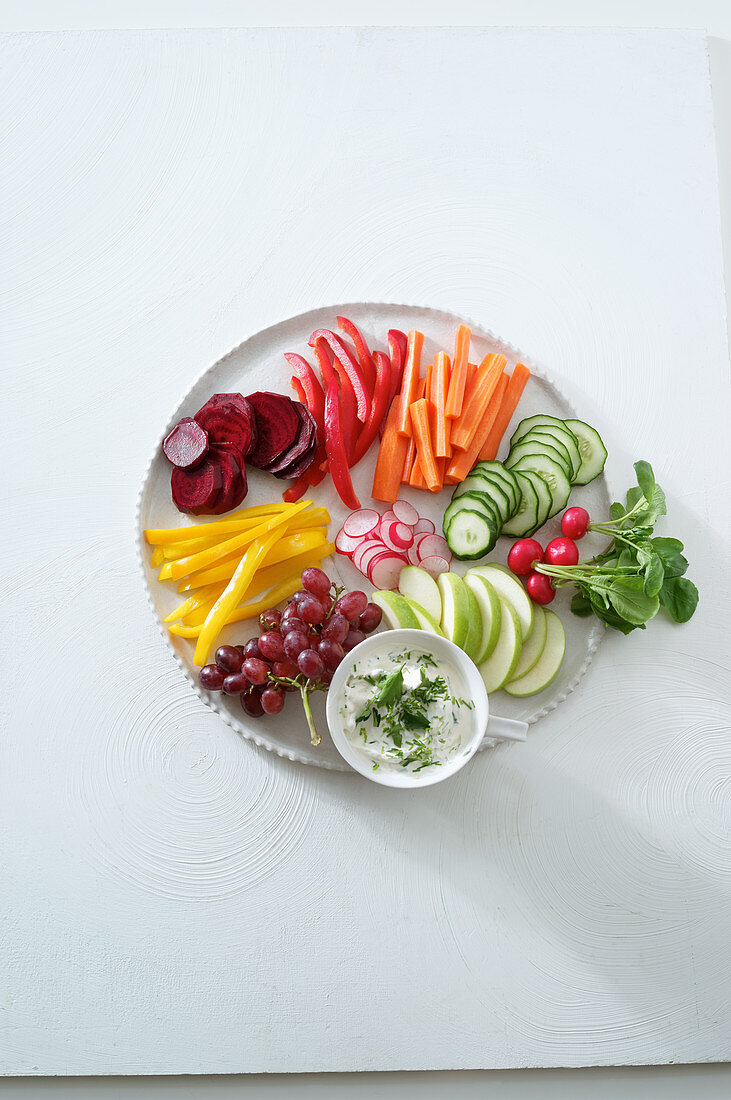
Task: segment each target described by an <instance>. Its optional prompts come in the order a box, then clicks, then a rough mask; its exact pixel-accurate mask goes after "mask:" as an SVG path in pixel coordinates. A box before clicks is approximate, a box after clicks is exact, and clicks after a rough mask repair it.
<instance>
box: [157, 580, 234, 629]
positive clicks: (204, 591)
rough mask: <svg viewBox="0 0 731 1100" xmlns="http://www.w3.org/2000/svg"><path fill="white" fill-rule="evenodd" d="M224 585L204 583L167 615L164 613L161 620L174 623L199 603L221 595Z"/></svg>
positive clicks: (211, 600) (210, 601) (198, 605)
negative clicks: (203, 585)
mask: <svg viewBox="0 0 731 1100" xmlns="http://www.w3.org/2000/svg"><path fill="white" fill-rule="evenodd" d="M225 587H226V585H225V584H223V583H219V584H208V585H205V587H203V588H201V589H199V591H198V592H196V594H195V595H194V596H189V597H188V598H187V600H184V601H183V603H181V604H179V605H178V606H177V607H176V608H175V610H174V611H171V612H170V614H169V615H166V616H165V618H164V619H163V620H162V621H163V622H164V623H174V622H177V620H178V619H183V618H185V616H186V615H188V614H190V612H191V611H194V610H195V609H196V608H197V607H200V606H201V604H207V603H212V602H213V601H214V600H215V599H217V598H218V597H219V596H220V595H221V592H223V589H224V588H225Z"/></svg>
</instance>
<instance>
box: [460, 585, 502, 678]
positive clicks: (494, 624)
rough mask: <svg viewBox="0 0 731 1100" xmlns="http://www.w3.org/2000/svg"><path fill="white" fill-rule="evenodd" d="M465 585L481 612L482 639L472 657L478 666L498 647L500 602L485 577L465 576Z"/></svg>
mask: <svg viewBox="0 0 731 1100" xmlns="http://www.w3.org/2000/svg"><path fill="white" fill-rule="evenodd" d="M465 584H466V585H467V587H468V588H469V590H470V592H471V593H472V595H473V596H474V597H475V600H476V601H477V606H478V608H479V612H480V621H481V628H482V637H481V639H480V642H479V644H478V646H477V652H476V653H475V655H474V656H473V657H472V660H473V661H474V662H475V664H476V665H479V664H482V662H483V661H486V660H487V658H488V657H489V656H490V654H491V653H492V651H493V649H494V648H495V646H496V645H497V640H498V637H499V635H500V617H501V616H500V600H499V598H498V594H497V592H496V591H495V589H494V588H493V587H492V585H491V584H490V582H489V581H488V580H486V578H485V577H481V576H478V575H477V574H474V573H467V574H466V575H465Z"/></svg>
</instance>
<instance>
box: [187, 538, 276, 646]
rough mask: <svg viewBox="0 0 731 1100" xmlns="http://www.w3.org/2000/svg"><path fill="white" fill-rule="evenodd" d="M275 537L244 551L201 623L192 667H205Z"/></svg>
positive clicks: (257, 540) (253, 544) (258, 542)
mask: <svg viewBox="0 0 731 1100" xmlns="http://www.w3.org/2000/svg"><path fill="white" fill-rule="evenodd" d="M277 537H278V536H277V532H276V531H271V532H269V533H268V534H265V535H263V536H262V537H261V538H257V539H255V540H254V542H252V544H251V545H250V546H249V548H248V549H247V551H246V553H245V554H244V556H243V558H242V559H241V561H240V562H239V565H238V568H237V569H236V572H235V573H234V575H233V577H232V578H231V580H230V581H229V583H228V586H227V587H226V588H225V590H224V591H223V592H222V593H221V595H220V596H219V597H218V599H217V600H216V602H215V603H214V605H213V607H212V608H211V610H210V611H209V612H208V615H207V617H206V621H205V622H204V623H203V626H202V627H201V632H200V634H199V636H198V644H197V645H196V647H195V653H194V654H193V664H196V665H205V664H206V663H207V661H208V655H209V653H210V652H211V649H212V648H213V644H214V642H215V641H216V638H217V637H218V635H219V634H220V633H221V629H222V627H223V626H225V624H226V622H227V620H228V617H229V615H230V614H231V612H232V611H233V610H234V608H235V607H236V606H237V604H238V602H239V600H240V599H241V597H242V595H243V593H244V592H245V591H246V589H247V588H248V586H249V585H250V584H251V581H252V578H253V576H254V574H255V573H256V571H257V569H258V568H259V565H260V564H261V562H262V560H263V558H264V557H265V556H266V554H267V552H268V551H269V550H271V548H272V546H273V545H274V543H275V542H276V541H277Z"/></svg>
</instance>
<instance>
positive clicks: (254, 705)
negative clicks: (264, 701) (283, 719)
mask: <svg viewBox="0 0 731 1100" xmlns="http://www.w3.org/2000/svg"><path fill="white" fill-rule="evenodd" d="M239 698H240V699H241V706H242V707H243V708H244V710H245V711H246V713H247V714H249V715H251V717H252V718H261V716H262V714H263V713H264V707H263V706H262V705H261V691H260V689H259V688H256V687H253V686H252V685H250V686H249V688H248V690H247V691H242V692H241V695H240V696H239Z"/></svg>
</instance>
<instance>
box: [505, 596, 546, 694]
mask: <svg viewBox="0 0 731 1100" xmlns="http://www.w3.org/2000/svg"><path fill="white" fill-rule="evenodd" d="M547 633H548V625H547V620H546V611H545V608H543V607H541V605H540V604H538V603H537V604H536V605H535V607H534V608H533V629H532V630H531V632H530V638H529V639H528V641H527V642H524V643H523V648H522V649H521V651H520V660H519V661H518V663H517V665H516V666H515V672H514V673H513V675H512V678H511V683H512V681H513V680H519V679H520V677H521V676H525V674H526V672H530V670H531V669H532V668H533V666H534V665H535V664H536V663H537V661H538V658H539V657H540V655H541V653H543V649H544V646H545V644H546V635H547Z"/></svg>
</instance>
